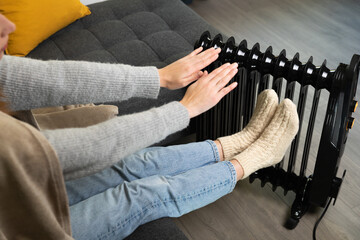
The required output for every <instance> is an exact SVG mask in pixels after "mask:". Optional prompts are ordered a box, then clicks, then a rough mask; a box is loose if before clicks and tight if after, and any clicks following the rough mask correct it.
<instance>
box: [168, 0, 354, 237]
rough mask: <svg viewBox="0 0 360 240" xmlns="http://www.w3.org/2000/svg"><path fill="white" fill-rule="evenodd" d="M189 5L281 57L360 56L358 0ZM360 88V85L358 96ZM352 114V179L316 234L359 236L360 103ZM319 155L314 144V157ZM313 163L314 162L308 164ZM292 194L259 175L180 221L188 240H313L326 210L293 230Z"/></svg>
mask: <svg viewBox="0 0 360 240" xmlns="http://www.w3.org/2000/svg"><path fill="white" fill-rule="evenodd" d="M190 7H191V8H192V9H193V10H194V11H195V12H197V13H198V14H199V15H200V16H202V17H203V18H204V19H205V20H206V21H207V22H209V23H210V24H211V25H213V26H214V27H216V28H217V29H219V32H221V33H223V34H224V35H226V36H234V37H235V39H236V41H237V43H239V42H240V41H241V40H242V39H246V40H247V42H248V46H252V45H253V44H255V43H256V42H259V43H260V46H261V50H262V51H264V50H265V49H266V48H267V47H268V46H272V47H273V52H274V53H275V55H277V54H276V53H279V52H280V51H281V50H282V49H286V52H287V57H288V58H290V59H291V58H292V56H293V55H294V54H295V53H296V52H299V53H300V60H301V61H302V62H306V61H307V59H309V57H310V56H313V57H314V61H313V62H314V63H315V65H321V64H322V62H323V60H324V59H327V66H328V67H330V68H332V69H334V68H336V67H337V66H338V64H339V63H340V62H343V63H347V64H348V63H349V62H350V59H351V57H352V55H353V54H354V53H357V54H360V14H359V13H360V1H358V0H343V1H336V0H318V1H312V0H302V1H298V0H271V1H269V0H241V1H239V0H222V1H219V0H195V1H193V3H192V4H191V5H190ZM359 93H360V84H359V86H358V94H357V98H358V99H359ZM294 101H296V99H295V100H294ZM310 106H311V105H310ZM322 109H326V94H325V95H324V96H323V98H322V99H321V100H320V111H321V110H322ZM320 115H321V114H320ZM354 116H355V118H356V121H355V125H354V127H353V129H352V130H351V132H350V134H349V137H348V141H347V145H346V149H345V153H344V155H343V157H342V162H341V164H340V169H339V171H338V176H340V175H341V174H342V172H343V170H344V169H346V170H347V174H346V178H345V181H344V182H343V185H342V188H341V192H340V195H339V197H338V199H337V202H336V205H335V206H332V205H331V206H330V208H329V210H328V212H327V213H326V215H325V217H324V219H323V220H322V221H321V223H320V225H319V227H318V230H317V239H327V240H331V239H336V240H339V239H359V238H360V237H359V236H360V149H359V147H358V145H359V143H360V110H359V109H358V111H357V112H356V113H355V114H354ZM321 122H322V121H319V122H318V123H317V124H320V125H319V126H318V127H315V129H316V130H315V132H314V138H315V139H316V138H319V137H320V133H321V126H322V125H321ZM303 135H304V134H303ZM315 156H316V151H315V150H313V151H312V152H311V153H310V157H311V158H312V159H314V158H315ZM312 164H314V160H312V161H310V162H309V168H308V169H311V167H312V166H313V165H312ZM293 199H294V194H292V193H291V192H290V193H289V194H287V195H286V196H284V194H283V191H281V189H278V190H276V191H275V192H273V191H272V190H271V187H270V185H265V187H264V188H261V186H260V183H259V181H255V182H254V183H252V184H250V183H249V182H248V181H247V180H245V181H242V182H239V183H238V184H237V186H236V188H235V190H234V191H233V192H232V193H231V194H229V195H227V196H225V197H223V198H221V199H219V200H218V201H216V202H215V203H213V204H210V205H208V206H206V207H204V208H202V209H199V210H197V211H194V212H192V213H189V214H186V215H184V216H182V217H181V218H179V219H176V220H175V221H176V223H177V224H178V226H179V227H180V228H181V229H182V230H183V231H184V233H185V234H186V235H187V237H188V238H189V239H190V240H191V239H196V240H211V239H221V240H223V239H258V240H260V239H264V240H265V239H266V240H269V239H276V240H279V239H311V238H312V230H313V226H314V223H315V221H316V219H317V218H318V217H319V216H320V214H321V213H322V209H317V210H314V211H313V212H310V213H307V214H306V215H305V216H304V217H303V218H302V219H301V221H300V223H299V225H298V226H297V227H296V228H295V229H294V230H287V229H286V228H284V227H283V224H284V222H285V220H286V219H287V216H288V214H289V206H291V204H292V201H293Z"/></svg>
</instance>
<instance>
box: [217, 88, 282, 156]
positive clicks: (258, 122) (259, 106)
mask: <svg viewBox="0 0 360 240" xmlns="http://www.w3.org/2000/svg"><path fill="white" fill-rule="evenodd" d="M278 103H279V99H278V96H277V94H276V92H275V91H274V90H272V89H267V90H264V91H262V92H261V93H260V94H259V96H258V99H257V103H256V107H255V110H254V113H253V115H252V117H251V119H250V121H249V123H248V124H247V125H246V127H245V128H244V129H243V130H242V131H240V132H238V133H235V134H233V135H230V136H226V137H220V138H218V139H217V140H218V141H219V142H220V143H221V146H222V149H223V153H224V159H225V160H230V159H231V158H232V157H234V156H235V155H237V154H239V153H240V152H242V151H244V150H245V149H246V148H247V147H249V146H250V145H251V144H252V143H253V142H254V141H255V140H256V139H258V138H259V136H260V134H261V133H262V132H263V131H264V129H265V128H266V126H267V125H268V124H269V122H270V120H271V118H272V117H273V115H274V113H275V111H276V108H277V106H278Z"/></svg>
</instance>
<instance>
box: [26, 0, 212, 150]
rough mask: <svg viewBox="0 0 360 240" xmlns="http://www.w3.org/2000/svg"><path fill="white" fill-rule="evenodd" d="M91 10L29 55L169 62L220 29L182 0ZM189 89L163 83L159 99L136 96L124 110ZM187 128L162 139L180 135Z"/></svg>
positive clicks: (117, 2)
mask: <svg viewBox="0 0 360 240" xmlns="http://www.w3.org/2000/svg"><path fill="white" fill-rule="evenodd" d="M89 8H90V10H91V12H92V14H91V15H89V16H86V17H85V18H82V19H79V20H78V21H76V22H74V23H73V24H71V25H69V26H68V27H66V28H65V29H62V30H61V31H59V32H57V33H56V34H54V35H53V36H51V37H50V38H49V39H47V40H46V41H44V42H43V43H41V44H40V45H39V46H38V47H37V48H36V49H34V50H33V51H32V52H31V53H30V54H29V55H28V57H31V58H38V59H44V60H45V59H60V60H65V59H71V60H87V61H98V62H109V63H124V64H131V65H136V66H149V65H151V66H156V67H158V68H161V67H164V66H166V65H168V64H170V63H171V62H173V61H175V60H177V59H179V58H181V57H183V56H185V55H186V54H188V53H189V52H191V51H192V49H193V46H194V43H195V41H196V40H197V39H198V38H199V37H200V35H201V34H202V33H203V32H204V31H205V30H210V32H213V33H216V32H217V31H216V30H215V29H214V28H212V27H211V26H210V25H209V24H208V23H206V22H205V21H204V20H203V19H202V18H201V17H200V16H199V15H197V14H196V13H194V12H193V11H192V10H191V9H190V8H189V7H187V6H186V5H185V4H184V3H183V2H182V1H180V0H131V1H128V0H109V1H105V2H100V3H96V4H92V5H89ZM184 93H185V89H180V90H175V91H171V90H167V89H161V90H160V94H159V98H158V99H157V100H152V99H151V100H150V99H141V98H133V99H130V100H128V101H125V102H121V103H110V104H114V105H117V106H118V107H119V114H120V115H123V114H129V113H134V112H139V111H144V110H146V109H149V108H151V107H156V106H161V105H163V104H165V103H167V102H170V101H176V100H180V99H181V98H182V96H183V95H184ZM189 133H190V129H187V130H184V131H182V132H180V133H177V134H175V135H173V136H170V137H169V138H168V139H166V140H165V141H163V142H162V143H161V144H166V143H168V142H169V141H171V140H175V139H177V138H178V137H180V136H184V135H188V134H189Z"/></svg>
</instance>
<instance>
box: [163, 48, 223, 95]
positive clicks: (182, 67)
mask: <svg viewBox="0 0 360 240" xmlns="http://www.w3.org/2000/svg"><path fill="white" fill-rule="evenodd" d="M202 49H203V48H202V47H199V48H197V49H195V50H194V51H193V52H191V53H190V54H189V55H187V56H185V57H183V58H181V59H179V60H177V61H176V62H173V63H171V64H170V65H168V66H166V67H164V68H161V69H159V76H160V86H161V87H165V88H168V89H171V90H174V89H178V88H182V87H185V86H187V85H189V84H190V83H192V82H193V81H195V80H197V79H199V78H200V77H201V76H202V75H203V74H204V73H203V72H202V71H201V69H203V68H205V67H206V66H208V65H209V64H210V63H212V62H214V61H215V60H216V59H217V58H218V57H219V53H220V51H221V49H220V48H217V49H215V48H209V49H207V50H205V51H204V52H201V51H202Z"/></svg>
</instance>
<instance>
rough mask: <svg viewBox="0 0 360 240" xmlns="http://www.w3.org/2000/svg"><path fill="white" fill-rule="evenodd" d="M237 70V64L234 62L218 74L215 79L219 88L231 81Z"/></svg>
mask: <svg viewBox="0 0 360 240" xmlns="http://www.w3.org/2000/svg"><path fill="white" fill-rule="evenodd" d="M237 72H238V69H237V66H236V65H233V64H232V65H231V66H230V67H228V68H227V69H225V70H224V71H222V72H221V73H220V74H218V76H216V79H215V80H214V81H215V82H216V86H217V87H218V88H219V89H222V88H223V87H225V86H226V85H227V84H228V83H229V81H230V80H231V79H232V78H233V77H234V76H235V74H236V73H237Z"/></svg>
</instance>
